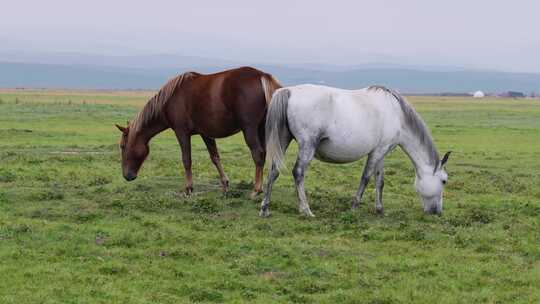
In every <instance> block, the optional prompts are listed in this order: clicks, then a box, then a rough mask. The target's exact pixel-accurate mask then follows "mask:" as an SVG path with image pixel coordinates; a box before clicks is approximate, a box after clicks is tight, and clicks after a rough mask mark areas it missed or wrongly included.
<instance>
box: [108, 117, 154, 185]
mask: <svg viewBox="0 0 540 304" xmlns="http://www.w3.org/2000/svg"><path fill="white" fill-rule="evenodd" d="M116 127H117V128H118V130H120V131H121V132H122V138H121V140H120V150H121V152H122V174H123V175H124V178H125V179H126V180H127V181H132V180H134V179H136V178H137V173H138V172H139V169H140V168H141V165H142V163H143V162H144V160H145V159H146V157H147V156H148V153H149V152H150V149H149V148H148V143H147V142H145V141H144V140H143V139H142V138H141V136H137V134H133V135H132V136H130V134H129V132H130V126H129V122H128V126H127V127H122V126H119V125H116Z"/></svg>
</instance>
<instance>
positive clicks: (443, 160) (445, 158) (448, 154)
mask: <svg viewBox="0 0 540 304" xmlns="http://www.w3.org/2000/svg"><path fill="white" fill-rule="evenodd" d="M450 153H452V151H448V152H446V154H444V156H443V158H442V160H441V168H442V167H444V165H446V162H447V161H448V157H450Z"/></svg>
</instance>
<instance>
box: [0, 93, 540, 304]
mask: <svg viewBox="0 0 540 304" xmlns="http://www.w3.org/2000/svg"><path fill="white" fill-rule="evenodd" d="M149 94H150V93H148V92H122V93H117V92H62V91H57V92H48V91H31V92H26V91H23V92H17V91H3V92H0V99H1V102H0V303H156V302H159V303H190V302H210V303H212V302H214V303H220V302H236V303H286V302H295V303H313V302H317V303H411V302H416V303H434V302H436V303H538V302H539V301H540V293H539V291H538V290H540V222H539V221H540V220H539V219H540V161H539V157H540V154H539V152H540V101H538V100H536V101H533V100H505V99H484V100H482V101H476V100H472V99H460V98H432V97H411V98H410V100H411V101H413V102H414V104H415V106H416V108H417V109H418V111H419V112H420V113H421V115H422V116H423V117H424V118H425V120H426V122H427V123H428V125H429V126H430V128H431V130H432V132H433V135H434V138H435V141H436V144H437V146H438V148H439V151H441V152H443V151H446V150H452V151H454V153H453V154H452V156H451V159H450V161H449V164H448V168H447V170H448V173H449V175H450V180H449V184H448V186H447V190H446V192H445V205H444V207H445V212H444V215H443V216H442V217H436V216H426V215H424V214H423V212H422V207H421V203H420V200H419V198H418V197H417V195H416V193H415V191H414V188H413V186H412V183H413V180H414V172H413V168H412V166H411V164H410V162H409V161H408V159H407V158H406V157H405V156H404V154H403V153H402V152H401V151H396V152H394V153H393V154H391V155H390V156H389V157H388V159H387V162H386V187H385V193H384V204H385V212H386V213H385V215H384V216H378V215H376V214H375V213H374V203H373V200H374V193H373V185H372V184H370V186H369V188H368V192H367V195H366V196H365V200H364V202H365V204H364V205H363V206H362V207H361V208H360V209H359V210H357V211H356V212H351V211H350V210H349V206H350V202H351V198H352V196H353V194H354V192H355V191H356V188H357V186H358V182H359V177H360V172H361V169H362V165H363V161H360V162H358V163H355V164H350V165H330V164H324V163H321V162H319V161H314V162H313V163H312V165H311V167H310V170H309V171H308V174H307V178H306V187H307V191H308V197H309V199H310V202H311V206H312V210H313V211H314V213H315V215H316V216H317V217H316V218H315V219H306V218H303V217H301V216H299V214H298V212H297V206H296V196H295V192H294V186H293V182H292V178H291V176H290V174H289V173H288V171H289V169H290V168H291V167H292V163H293V160H294V157H295V152H296V145H294V144H293V145H292V146H291V149H290V150H289V151H288V153H287V158H288V168H289V169H287V170H286V171H285V172H284V174H282V176H281V177H280V178H279V180H278V181H277V183H276V185H275V186H274V195H273V201H272V204H271V210H272V217H270V218H267V219H262V218H259V217H258V206H259V203H260V200H257V201H252V200H250V199H249V198H248V196H249V192H250V190H251V182H252V176H253V171H254V167H253V164H252V161H251V157H250V155H249V152H248V149H247V147H246V146H245V144H244V143H243V140H242V137H241V136H239V135H237V136H234V137H231V138H227V139H222V140H218V147H219V149H220V152H221V155H222V161H223V164H224V167H225V171H226V172H227V174H228V175H229V178H230V179H231V183H232V186H231V191H230V193H229V194H228V195H227V196H224V195H222V194H221V193H220V185H219V181H218V174H217V172H216V170H215V169H214V167H213V165H212V163H211V162H210V160H209V158H208V155H207V152H206V149H205V148H204V144H203V142H202V140H200V138H198V137H194V146H193V162H194V163H193V167H194V187H195V194H194V196H193V197H192V198H189V199H186V198H184V196H183V195H182V189H183V169H182V167H181V162H180V152H179V148H178V144H177V143H176V141H175V139H174V136H173V135H172V133H171V132H166V133H164V134H161V135H160V136H158V137H156V138H155V139H154V140H153V141H152V144H151V153H150V157H149V159H148V160H147V161H146V163H145V165H144V167H143V169H142V171H141V172H140V175H139V178H138V179H137V180H136V181H134V182H131V183H127V182H125V181H124V180H123V179H122V176H121V171H120V156H119V153H118V147H117V142H118V140H119V135H120V133H119V132H118V131H117V130H116V128H114V126H113V124H114V123H122V122H125V121H126V120H127V119H129V118H131V117H132V116H133V115H134V114H135V113H136V112H137V110H138V109H139V108H140V106H141V105H142V104H143V103H144V101H145V100H146V98H147V97H148V96H149Z"/></svg>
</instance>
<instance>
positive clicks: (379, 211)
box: [375, 207, 384, 215]
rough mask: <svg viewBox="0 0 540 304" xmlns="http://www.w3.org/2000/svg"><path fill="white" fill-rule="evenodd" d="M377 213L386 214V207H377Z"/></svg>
mask: <svg viewBox="0 0 540 304" xmlns="http://www.w3.org/2000/svg"><path fill="white" fill-rule="evenodd" d="M375 213H377V214H378V215H384V208H383V207H380V208H379V207H375Z"/></svg>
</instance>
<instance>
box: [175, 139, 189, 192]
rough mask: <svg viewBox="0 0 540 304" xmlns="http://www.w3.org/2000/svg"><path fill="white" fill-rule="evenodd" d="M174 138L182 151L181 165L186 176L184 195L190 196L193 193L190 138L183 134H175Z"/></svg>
mask: <svg viewBox="0 0 540 304" xmlns="http://www.w3.org/2000/svg"><path fill="white" fill-rule="evenodd" d="M175 133H176V138H177V139H178V143H180V148H181V149H182V163H183V164H184V170H185V174H186V181H185V184H186V195H187V196H190V195H191V193H192V192H193V177H192V175H191V136H189V135H188V134H185V133H181V132H176V131H175Z"/></svg>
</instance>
